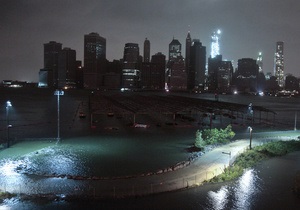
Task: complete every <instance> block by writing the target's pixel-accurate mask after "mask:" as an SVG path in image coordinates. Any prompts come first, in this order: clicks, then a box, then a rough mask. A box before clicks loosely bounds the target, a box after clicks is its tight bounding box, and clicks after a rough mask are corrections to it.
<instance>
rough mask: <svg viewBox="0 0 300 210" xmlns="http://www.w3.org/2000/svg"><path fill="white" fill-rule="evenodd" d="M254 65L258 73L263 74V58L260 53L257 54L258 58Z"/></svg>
mask: <svg viewBox="0 0 300 210" xmlns="http://www.w3.org/2000/svg"><path fill="white" fill-rule="evenodd" d="M256 63H257V65H258V71H259V72H263V56H262V53H261V52H259V53H258V57H257V59H256Z"/></svg>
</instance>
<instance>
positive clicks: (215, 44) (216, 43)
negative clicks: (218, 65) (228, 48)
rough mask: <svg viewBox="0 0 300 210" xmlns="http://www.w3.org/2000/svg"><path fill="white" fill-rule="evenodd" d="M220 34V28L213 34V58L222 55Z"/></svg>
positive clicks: (211, 54) (211, 55)
mask: <svg viewBox="0 0 300 210" xmlns="http://www.w3.org/2000/svg"><path fill="white" fill-rule="evenodd" d="M220 35H221V31H220V30H217V31H214V32H213V33H212V35H211V53H210V57H211V58H215V57H216V56H217V55H220V45H219V39H220Z"/></svg>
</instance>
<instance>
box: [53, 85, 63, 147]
mask: <svg viewBox="0 0 300 210" xmlns="http://www.w3.org/2000/svg"><path fill="white" fill-rule="evenodd" d="M54 95H56V96H57V142H59V141H60V136H59V131H60V124H59V96H62V95H64V91H62V90H56V91H55V92H54Z"/></svg>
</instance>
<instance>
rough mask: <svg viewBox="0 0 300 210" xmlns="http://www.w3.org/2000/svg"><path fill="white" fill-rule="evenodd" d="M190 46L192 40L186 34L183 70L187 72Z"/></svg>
mask: <svg viewBox="0 0 300 210" xmlns="http://www.w3.org/2000/svg"><path fill="white" fill-rule="evenodd" d="M191 45H192V39H191V34H190V32H188V34H187V37H186V39H185V70H186V71H187V74H188V70H189V64H190V54H191V52H190V50H191Z"/></svg>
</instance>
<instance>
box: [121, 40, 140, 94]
mask: <svg viewBox="0 0 300 210" xmlns="http://www.w3.org/2000/svg"><path fill="white" fill-rule="evenodd" d="M140 58H141V57H140V50H139V45H138V44H135V43H126V44H125V47H124V55H123V68H122V79H121V86H122V88H129V89H136V88H139V87H140V81H141V73H140V65H141V59H140Z"/></svg>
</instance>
